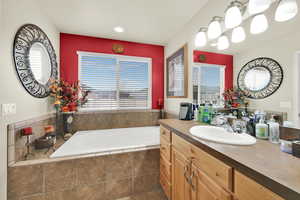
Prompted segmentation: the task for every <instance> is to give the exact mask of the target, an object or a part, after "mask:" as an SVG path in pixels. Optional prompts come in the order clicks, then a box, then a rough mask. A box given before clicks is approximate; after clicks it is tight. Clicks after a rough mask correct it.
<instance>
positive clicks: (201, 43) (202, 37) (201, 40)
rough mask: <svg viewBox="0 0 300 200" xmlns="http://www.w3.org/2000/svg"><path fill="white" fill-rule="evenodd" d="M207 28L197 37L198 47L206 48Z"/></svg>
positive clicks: (200, 31) (196, 43)
mask: <svg viewBox="0 0 300 200" xmlns="http://www.w3.org/2000/svg"><path fill="white" fill-rule="evenodd" d="M206 32H207V28H200V30H199V32H198V33H197V35H196V37H195V46H196V47H204V46H205V45H206V43H207V37H206Z"/></svg>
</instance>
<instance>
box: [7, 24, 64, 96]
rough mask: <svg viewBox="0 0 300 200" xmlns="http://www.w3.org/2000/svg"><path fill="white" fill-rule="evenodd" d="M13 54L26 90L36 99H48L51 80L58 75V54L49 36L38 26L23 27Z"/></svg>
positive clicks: (28, 25) (17, 36)
mask: <svg viewBox="0 0 300 200" xmlns="http://www.w3.org/2000/svg"><path fill="white" fill-rule="evenodd" d="M13 53H14V62H15V67H16V70H17V74H18V76H19V79H20V81H21V83H22V85H23V86H24V88H25V89H26V90H27V91H28V92H29V93H30V94H31V95H32V96H34V97H38V98H44V97H47V96H48V95H49V94H50V90H49V86H50V84H51V80H52V79H53V80H54V79H56V78H57V74H58V73H57V62H56V54H55V51H54V48H53V46H52V44H51V42H50V40H49V38H48V37H47V35H46V34H45V33H44V32H43V31H42V30H41V29H40V28H39V27H38V26H36V25H33V24H26V25H24V26H22V27H21V28H20V29H19V30H18V32H17V34H16V36H15V41H14V50H13Z"/></svg>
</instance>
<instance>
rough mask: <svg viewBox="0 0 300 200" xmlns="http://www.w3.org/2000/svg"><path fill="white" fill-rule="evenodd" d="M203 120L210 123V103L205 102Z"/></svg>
mask: <svg viewBox="0 0 300 200" xmlns="http://www.w3.org/2000/svg"><path fill="white" fill-rule="evenodd" d="M202 117H203V118H202V121H203V122H205V123H208V124H209V123H210V106H209V104H205V106H204V109H203V115H202Z"/></svg>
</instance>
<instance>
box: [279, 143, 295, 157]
mask: <svg viewBox="0 0 300 200" xmlns="http://www.w3.org/2000/svg"><path fill="white" fill-rule="evenodd" d="M292 144H293V142H292V141H289V140H280V149H281V151H283V152H285V153H289V154H292Z"/></svg>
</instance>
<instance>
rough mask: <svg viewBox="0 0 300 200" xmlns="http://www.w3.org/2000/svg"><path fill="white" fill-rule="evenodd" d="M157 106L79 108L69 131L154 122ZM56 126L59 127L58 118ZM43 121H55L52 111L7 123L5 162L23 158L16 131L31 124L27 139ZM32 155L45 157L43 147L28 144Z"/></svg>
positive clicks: (39, 132)
mask: <svg viewBox="0 0 300 200" xmlns="http://www.w3.org/2000/svg"><path fill="white" fill-rule="evenodd" d="M159 116H160V113H159V110H118V111H117V110H116V111H80V112H77V113H75V114H74V121H73V124H72V126H71V129H72V133H75V132H76V131H81V130H98V129H111V128H129V127H141V126H155V125H158V120H159ZM59 122H60V124H59V130H62V128H61V127H62V124H61V120H59ZM45 125H55V114H54V113H53V114H48V115H44V116H41V117H37V118H34V119H28V120H24V121H21V122H17V123H13V124H10V125H8V165H9V166H11V165H13V164H14V163H15V162H18V161H24V160H25V154H26V151H27V149H26V147H25V143H26V137H21V135H20V132H21V129H22V128H24V127H28V126H31V127H32V128H33V132H34V135H33V136H30V137H31V141H34V139H36V138H38V137H40V136H42V135H43V134H44V130H43V127H44V126H45ZM31 150H32V152H33V153H35V154H34V155H33V156H31V157H30V158H28V159H42V158H45V157H48V154H45V153H44V150H43V151H39V152H37V151H35V150H34V149H33V147H31Z"/></svg>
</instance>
